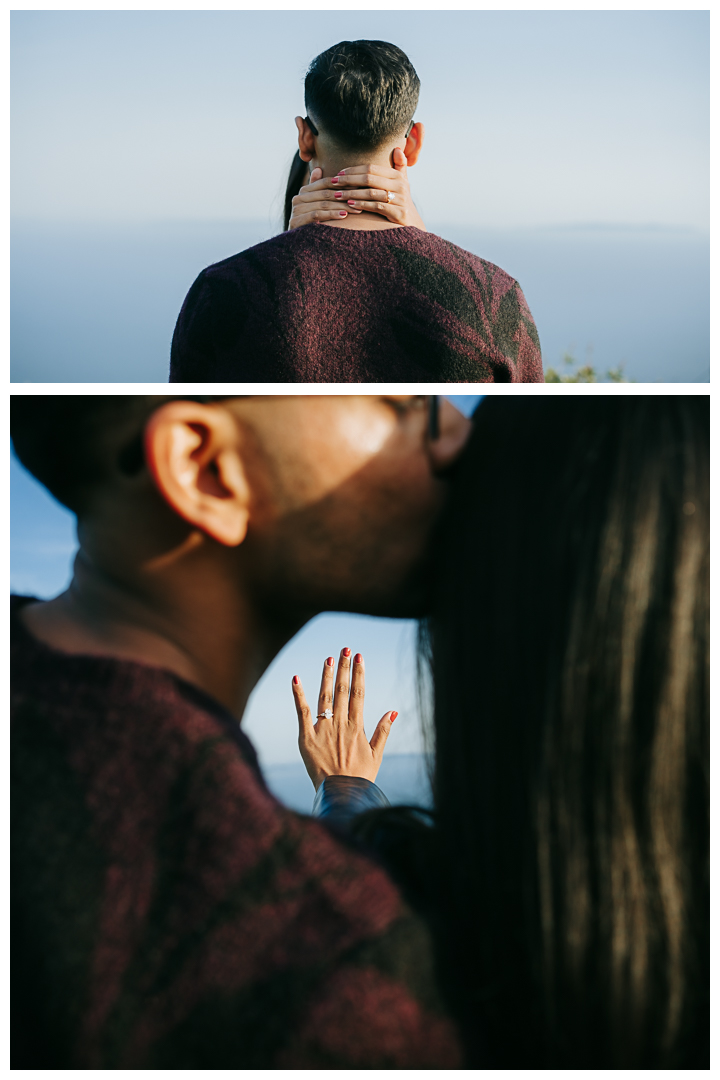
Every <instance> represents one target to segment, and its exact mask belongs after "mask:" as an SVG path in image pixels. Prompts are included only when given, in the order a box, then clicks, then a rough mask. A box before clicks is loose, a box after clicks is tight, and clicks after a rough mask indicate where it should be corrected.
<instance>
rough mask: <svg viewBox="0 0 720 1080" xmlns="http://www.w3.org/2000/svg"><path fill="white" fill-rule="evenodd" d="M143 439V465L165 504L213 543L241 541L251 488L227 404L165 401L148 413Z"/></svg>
mask: <svg viewBox="0 0 720 1080" xmlns="http://www.w3.org/2000/svg"><path fill="white" fill-rule="evenodd" d="M144 441H145V459H146V461H147V465H148V469H149V470H150V474H151V476H152V478H153V480H154V482H155V486H156V487H157V489H158V491H159V492H160V495H161V496H162V498H163V499H164V500H165V502H166V503H167V504H168V506H170V508H171V509H172V510H173V511H174V512H175V513H176V514H177V515H178V516H179V517H181V518H183V519H184V520H185V521H187V522H189V524H191V525H194V526H195V527H196V528H197V529H199V530H201V532H203V533H205V534H206V535H207V536H209V537H211V538H212V539H213V540H216V541H217V542H218V543H220V544H224V545H225V546H227V547H236V546H237V545H238V544H241V543H242V541H243V540H244V539H245V536H246V534H247V529H248V521H249V516H250V515H249V506H250V489H249V485H248V482H247V478H246V475H245V469H244V467H243V462H242V457H241V454H240V450H239V445H238V432H237V428H236V425H235V421H234V419H233V417H232V416H231V415H230V413H229V412H228V411H227V409H224V408H222V407H218V406H212V405H203V404H201V403H200V402H193V401H171V402H168V404H167V405H163V406H161V407H160V408H159V409H157V410H156V412H154V413H153V415H152V416H151V417H150V420H149V421H148V423H147V425H146V428H145V436H144Z"/></svg>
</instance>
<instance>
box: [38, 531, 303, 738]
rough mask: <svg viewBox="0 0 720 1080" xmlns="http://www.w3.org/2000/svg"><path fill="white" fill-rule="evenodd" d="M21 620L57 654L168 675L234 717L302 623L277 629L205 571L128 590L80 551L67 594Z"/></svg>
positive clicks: (235, 591)
mask: <svg viewBox="0 0 720 1080" xmlns="http://www.w3.org/2000/svg"><path fill="white" fill-rule="evenodd" d="M191 580H192V584H191V585H190V587H189V588H188V584H187V583H188V582H189V581H191ZM311 614H312V613H311ZM311 614H308V616H307V618H310V617H311ZM20 618H21V620H22V622H23V623H24V625H25V627H26V628H27V629H28V630H29V631H30V633H31V634H32V635H33V636H34V637H36V638H37V639H38V640H40V641H42V642H44V643H45V644H46V645H49V646H50V647H51V648H55V649H57V650H59V651H60V652H65V653H69V654H74V655H85V656H87V655H90V656H105V657H112V658H113V659H117V660H130V661H134V662H137V663H141V664H145V665H148V666H151V667H158V668H163V669H164V670H166V671H170V672H172V674H174V675H177V676H178V677H179V678H182V679H184V680H185V681H186V682H189V683H192V684H194V685H195V686H198V687H199V688H200V689H201V690H204V691H205V692H206V693H207V694H209V695H210V696H211V697H214V698H215V699H216V700H217V701H219V702H220V703H221V704H222V705H224V706H225V707H226V708H228V709H229V710H230V711H231V712H233V713H234V714H235V716H237V717H238V719H240V718H241V717H242V713H243V711H244V709H245V706H246V704H247V700H248V698H249V696H250V694H251V692H252V690H253V689H254V687H255V685H256V683H257V682H258V680H259V679H260V677H261V676H262V674H263V672H264V671H265V670H266V668H267V667H268V665H269V664H270V663H271V661H272V660H273V659H274V657H275V656H276V655H277V653H278V652H279V651H280V649H281V648H282V647H283V646H284V645H285V644H286V643H287V641H289V640H290V638H291V637H292V636H293V634H295V633H296V632H297V630H299V629H300V627H301V626H302V625H303V623H304V622H305V621H307V620H306V619H305V618H296V619H295V620H294V621H290V620H288V623H287V624H286V625H283V626H280V625H279V624H278V623H277V621H273V620H268V619H264V618H263V617H262V614H261V613H259V612H258V611H257V610H255V609H254V607H253V605H252V604H251V603H249V602H248V601H247V599H246V598H244V597H243V596H242V595H241V594H239V593H238V591H237V590H233V589H232V588H229V587H228V582H227V581H223V580H222V579H221V578H215V580H213V576H212V575H208V574H202V573H200V574H198V575H197V576H196V577H195V578H194V579H191V577H190V576H189V575H187V574H185V575H184V579H183V583H182V585H181V586H180V587H179V588H178V587H176V585H174V583H172V582H168V581H165V582H164V583H163V587H162V588H148V587H147V585H146V584H142V585H140V584H138V586H137V587H136V588H133V587H132V585H130V586H129V585H128V583H127V582H126V581H125V582H120V581H116V580H114V579H113V578H112V577H111V576H109V575H106V574H103V573H101V572H99V571H98V570H97V568H96V567H94V566H93V565H92V563H90V562H88V561H87V560H86V559H85V558H84V557H83V554H82V552H81V553H80V554H79V555H78V557H77V559H76V562H75V572H74V575H73V580H72V583H71V585H70V587H69V588H68V590H67V591H66V592H64V593H62V594H61V595H60V596H58V597H56V598H55V599H54V600H50V601H44V602H40V603H37V604H31V605H28V606H27V607H25V608H23V609H22V611H21V615H20Z"/></svg>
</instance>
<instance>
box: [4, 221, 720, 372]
mask: <svg viewBox="0 0 720 1080" xmlns="http://www.w3.org/2000/svg"><path fill="white" fill-rule="evenodd" d="M272 231H273V230H272V229H269V228H268V227H267V226H265V225H263V224H261V223H260V224H257V223H247V222H225V223H223V222H220V223H217V222H214V223H207V222H195V223H193V222H180V223H161V224H158V223H153V224H148V225H139V224H134V225H123V226H118V225H114V226H111V225H100V224H98V225H87V224H84V225H82V226H78V225H70V224H62V225H59V224H47V223H43V224H40V223H37V222H21V223H16V224H15V225H14V226H13V228H12V261H11V320H12V321H11V378H12V380H13V382H46V381H47V382H127V381H133V382H145V381H147V382H158V381H159V382H163V381H165V380H166V379H167V374H168V362H169V350H170V339H171V337H172V332H173V327H174V325H175V320H176V318H177V314H178V311H179V310H180V306H181V304H182V301H183V299H184V297H185V294H186V292H187V290H188V289H189V287H190V285H191V284H192V282H193V280H194V278H195V277H196V276H197V274H198V272H199V271H200V270H201V269H202V268H203V267H204V266H207V265H209V264H210V263H212V262H217V261H218V260H220V259H223V258H226V257H227V256H229V255H232V254H233V253H235V252H237V251H241V250H242V249H243V248H246V247H249V246H250V245H252V244H255V243H258V242H260V241H261V240H263V239H266V238H267V237H268V236H270V235H272ZM437 231H438V232H440V233H441V234H442V235H443V236H445V237H446V238H447V239H449V240H452V241H453V242H454V243H456V244H459V245H460V246H461V247H464V248H467V249H468V250H470V251H473V252H475V253H476V254H478V255H482V256H483V257H484V258H487V259H489V260H490V261H491V262H495V263H497V264H498V265H500V266H502V267H503V269H505V270H507V271H508V272H509V273H511V274H512V275H513V276H514V277H516V278H517V279H518V281H519V282H520V284H521V286H522V288H523V290H524V292H525V295H526V297H527V300H528V303H529V304H530V308H531V310H532V312H533V314H534V316H535V320H536V322H537V325H538V330H539V333H540V341H541V344H542V347H543V356H544V360H545V366H546V367H549V366H556V365H559V364H560V363H561V359H562V356H563V354H564V352H565V351H566V350H572V351H573V352H574V354H575V356H576V357H577V358H578V360H579V361H580V362H582V363H584V362H585V361H586V360H588V359H591V361H592V362H593V363H594V365H595V367H596V368H597V370H598V371H599V372H600V373H601V374H602V373H604V372H606V371H607V370H608V369H609V368H614V367H616V366H617V365H618V364H620V363H622V364H624V367H625V373H626V376H627V377H628V378H630V379H634V380H636V381H638V382H659V381H667V382H705V381H707V380H708V379H709V355H710V294H709V240H708V237H707V236H706V235H704V234H702V233H696V232H693V231H691V230H682V229H675V230H673V229H664V228H657V229H651V228H648V229H641V228H630V227H617V228H608V227H602V228H599V227H598V228H594V229H593V228H590V227H586V228H566V229H561V228H555V229H533V230H525V231H519V230H515V231H512V230H499V229H484V230H466V229H463V228H462V227H459V226H452V227H448V228H445V229H441V228H439V227H438V229H437Z"/></svg>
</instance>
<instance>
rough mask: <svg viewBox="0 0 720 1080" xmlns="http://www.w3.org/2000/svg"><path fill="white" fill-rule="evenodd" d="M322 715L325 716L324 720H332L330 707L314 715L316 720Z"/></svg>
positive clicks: (320, 718)
mask: <svg viewBox="0 0 720 1080" xmlns="http://www.w3.org/2000/svg"><path fill="white" fill-rule="evenodd" d="M323 717H325V719H326V720H332V718H333V714H332V709H326V710H325V712H321V713H318V715H317V716H316V717H315V719H316V720H322V718H323Z"/></svg>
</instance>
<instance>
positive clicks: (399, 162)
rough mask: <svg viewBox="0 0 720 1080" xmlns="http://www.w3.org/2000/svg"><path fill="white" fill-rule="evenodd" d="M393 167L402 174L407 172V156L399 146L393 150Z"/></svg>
mask: <svg viewBox="0 0 720 1080" xmlns="http://www.w3.org/2000/svg"><path fill="white" fill-rule="evenodd" d="M393 169H397V170H398V172H401V173H402V174H403V176H405V175H406V173H407V158H406V157H405V154H404V152H403V151H402V150H401V149H400V147H399V146H396V147H395V149H394V150H393Z"/></svg>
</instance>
